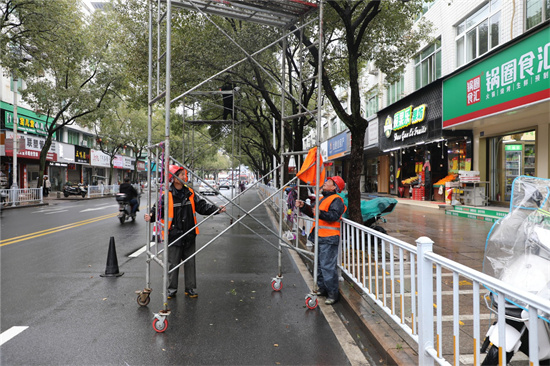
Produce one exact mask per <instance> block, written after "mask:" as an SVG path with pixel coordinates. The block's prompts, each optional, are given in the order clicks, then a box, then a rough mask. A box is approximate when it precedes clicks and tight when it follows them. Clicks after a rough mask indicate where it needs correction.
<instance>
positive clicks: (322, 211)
mask: <svg viewBox="0 0 550 366" xmlns="http://www.w3.org/2000/svg"><path fill="white" fill-rule="evenodd" d="M345 186H346V183H345V182H344V180H343V179H342V178H340V177H338V176H334V177H329V178H328V179H327V180H326V181H325V183H324V184H323V187H322V192H321V193H322V194H323V197H322V198H321V199H320V201H319V240H318V243H319V249H318V253H319V256H318V266H317V288H318V290H317V295H319V296H326V298H327V299H326V300H325V304H327V305H333V304H334V303H336V302H337V301H338V299H339V297H340V295H339V292H338V245H339V244H340V218H341V217H342V215H343V214H344V212H346V205H344V200H343V199H342V197H340V196H339V195H338V194H337V193H339V192H341V191H342V190H343V189H344V188H345ZM296 207H298V208H300V211H301V212H303V213H304V214H305V215H307V216H309V217H313V216H314V212H313V208H312V207H311V206H310V205H308V204H306V203H305V202H304V201H301V200H296ZM308 239H309V240H310V241H314V240H315V225H313V227H312V228H311V232H310V233H309V237H308Z"/></svg>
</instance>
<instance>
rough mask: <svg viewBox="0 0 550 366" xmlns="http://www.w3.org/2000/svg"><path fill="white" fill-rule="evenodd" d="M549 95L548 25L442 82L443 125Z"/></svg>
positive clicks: (461, 121) (549, 45)
mask: <svg viewBox="0 0 550 366" xmlns="http://www.w3.org/2000/svg"><path fill="white" fill-rule="evenodd" d="M547 99H550V27H546V28H545V29H543V30H541V31H539V32H537V33H535V34H533V35H532V36H530V37H528V38H526V39H524V40H522V41H521V42H519V43H516V44H514V45H513V46H510V47H508V48H506V49H504V50H503V51H502V52H499V53H497V54H495V55H494V56H491V57H489V58H487V59H486V60H483V61H481V62H480V63H478V64H476V65H474V66H472V67H470V68H469V69H467V70H465V71H464V72H462V73H460V74H458V75H456V76H453V77H451V78H450V79H448V80H445V81H444V82H443V127H444V128H446V127H452V126H456V125H458V124H461V123H465V122H468V121H471V120H475V119H478V118H480V117H484V116H488V115H491V114H495V113H500V112H503V111H506V110H511V109H514V108H517V107H520V106H523V105H527V104H532V103H536V102H540V101H543V100H547Z"/></svg>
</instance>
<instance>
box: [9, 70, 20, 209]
mask: <svg viewBox="0 0 550 366" xmlns="http://www.w3.org/2000/svg"><path fill="white" fill-rule="evenodd" d="M12 75H13V169H12V170H13V172H12V177H13V178H12V184H11V189H12V198H13V200H12V206H15V203H16V201H17V189H18V188H19V187H18V184H17V179H18V178H17V154H18V153H19V137H18V135H17V127H18V125H19V120H18V118H17V83H18V82H19V79H18V78H17V75H16V74H15V72H13V73H12Z"/></svg>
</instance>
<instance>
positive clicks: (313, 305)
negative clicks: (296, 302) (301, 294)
mask: <svg viewBox="0 0 550 366" xmlns="http://www.w3.org/2000/svg"><path fill="white" fill-rule="evenodd" d="M317 305H319V301H317V298H315V299H312V298H311V297H309V296H308V297H306V306H307V307H308V309H312V310H313V309H315V308H316V307H317Z"/></svg>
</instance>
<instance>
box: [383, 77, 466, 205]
mask: <svg viewBox="0 0 550 366" xmlns="http://www.w3.org/2000/svg"><path fill="white" fill-rule="evenodd" d="M378 118H379V120H380V127H379V131H380V132H379V147H380V150H381V151H382V155H381V156H380V157H379V159H380V160H379V172H380V174H379V184H378V192H380V193H390V194H394V195H398V196H400V197H405V198H413V199H417V200H426V201H431V200H434V199H435V200H442V198H443V195H439V186H440V184H439V183H440V182H441V181H444V180H445V179H447V180H449V179H450V178H449V177H450V176H453V177H454V174H456V175H458V171H459V170H471V167H472V148H471V147H472V133H471V131H469V130H458V129H457V130H453V131H445V130H443V128H442V82H441V81H435V82H433V83H431V84H429V85H427V86H426V87H424V88H422V89H420V90H417V91H416V92H414V93H412V94H409V95H408V96H406V97H405V98H403V99H401V100H399V101H398V102H396V103H394V104H392V105H391V106H389V107H387V108H385V109H383V110H381V111H379V112H378ZM434 184H436V186H434Z"/></svg>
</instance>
